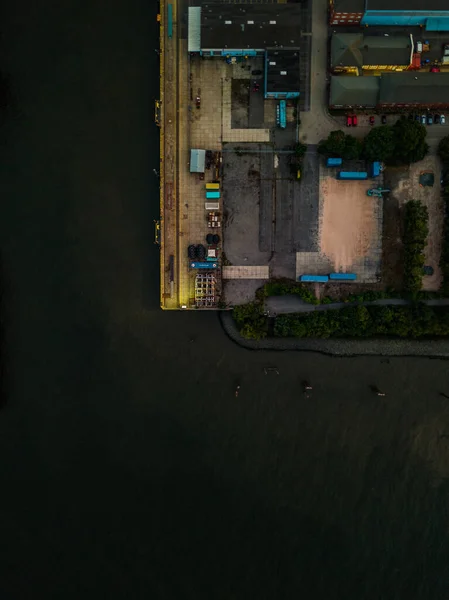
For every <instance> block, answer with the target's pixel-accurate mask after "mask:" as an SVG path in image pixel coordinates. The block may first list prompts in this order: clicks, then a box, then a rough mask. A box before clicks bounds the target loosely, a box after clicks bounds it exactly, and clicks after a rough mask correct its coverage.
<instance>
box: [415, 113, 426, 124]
mask: <svg viewBox="0 0 449 600" xmlns="http://www.w3.org/2000/svg"><path fill="white" fill-rule="evenodd" d="M415 121H421V122H422V118H421V117H420V116H419V115H415ZM424 124H425V121H424Z"/></svg>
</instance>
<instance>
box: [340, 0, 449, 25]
mask: <svg viewBox="0 0 449 600" xmlns="http://www.w3.org/2000/svg"><path fill="white" fill-rule="evenodd" d="M330 24H331V25H365V26H372V25H385V26H399V27H423V28H425V30H426V31H449V6H448V3H447V0H426V2H423V1H422V0H331V1H330Z"/></svg>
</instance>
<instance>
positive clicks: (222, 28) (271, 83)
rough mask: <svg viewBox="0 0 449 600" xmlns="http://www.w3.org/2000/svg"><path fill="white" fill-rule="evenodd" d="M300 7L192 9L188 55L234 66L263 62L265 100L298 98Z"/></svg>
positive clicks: (194, 7)
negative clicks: (258, 59) (253, 60)
mask: <svg viewBox="0 0 449 600" xmlns="http://www.w3.org/2000/svg"><path fill="white" fill-rule="evenodd" d="M300 21H301V6H300V4H285V5H284V4H207V5H203V6H191V7H189V20H188V44H187V47H188V51H189V53H190V54H191V55H200V56H202V57H203V58H210V57H219V58H223V59H225V60H227V61H228V62H234V61H236V60H239V59H242V58H249V57H251V56H263V57H264V58H265V82H264V93H265V98H296V97H298V96H299V94H300V91H299V83H300V64H299V63H300V61H299V43H300V37H301V26H300Z"/></svg>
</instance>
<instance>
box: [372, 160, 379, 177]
mask: <svg viewBox="0 0 449 600" xmlns="http://www.w3.org/2000/svg"><path fill="white" fill-rule="evenodd" d="M379 175H380V162H377V161H376V162H373V163H371V177H379Z"/></svg>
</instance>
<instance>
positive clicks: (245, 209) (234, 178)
mask: <svg viewBox="0 0 449 600" xmlns="http://www.w3.org/2000/svg"><path fill="white" fill-rule="evenodd" d="M259 147H260V146H259V145H251V148H259ZM238 148H239V147H238V146H234V145H232V144H226V147H225V150H226V152H224V153H223V206H224V215H225V223H224V235H223V238H224V251H225V253H226V257H227V259H228V260H229V261H230V262H231V263H232V264H233V265H266V264H267V263H268V260H269V258H270V254H271V248H270V244H271V237H270V221H271V218H270V196H271V194H272V167H271V170H270V169H269V160H268V158H265V156H266V157H271V158H272V155H271V154H267V155H263V156H264V158H262V155H261V154H257V153H254V154H241V152H240V151H239V149H238ZM262 169H263V171H262ZM260 206H261V207H262V211H261V213H262V219H260V218H259V207H260Z"/></svg>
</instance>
